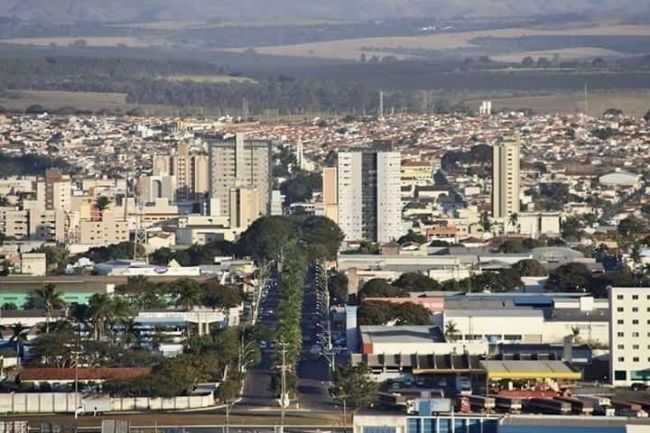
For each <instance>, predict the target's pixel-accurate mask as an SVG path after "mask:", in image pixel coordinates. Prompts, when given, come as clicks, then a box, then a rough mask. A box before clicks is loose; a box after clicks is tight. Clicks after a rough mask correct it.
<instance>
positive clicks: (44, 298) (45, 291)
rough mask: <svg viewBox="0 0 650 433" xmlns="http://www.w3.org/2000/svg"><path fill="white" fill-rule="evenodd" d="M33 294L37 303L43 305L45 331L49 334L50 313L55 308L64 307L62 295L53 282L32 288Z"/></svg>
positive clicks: (51, 313) (52, 312)
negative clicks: (38, 287)
mask: <svg viewBox="0 0 650 433" xmlns="http://www.w3.org/2000/svg"><path fill="white" fill-rule="evenodd" d="M33 296H34V298H35V301H36V303H37V304H40V305H43V306H44V307H45V310H46V317H45V333H46V334H49V332H50V320H52V315H53V314H54V312H55V311H56V310H60V309H62V308H64V307H65V302H64V301H63V295H62V293H61V292H58V291H57V290H56V287H55V286H54V284H51V283H49V284H46V285H45V286H43V287H42V288H40V289H36V290H34V294H33Z"/></svg>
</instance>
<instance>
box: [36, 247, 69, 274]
mask: <svg viewBox="0 0 650 433" xmlns="http://www.w3.org/2000/svg"><path fill="white" fill-rule="evenodd" d="M32 252H33V253H44V254H45V261H46V262H47V272H48V273H51V274H57V275H58V274H62V273H63V271H64V269H65V267H66V266H67V265H68V264H69V263H70V252H69V251H68V249H67V248H66V247H63V246H43V247H40V248H37V249H35V250H32Z"/></svg>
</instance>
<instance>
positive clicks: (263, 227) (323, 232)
mask: <svg viewBox="0 0 650 433" xmlns="http://www.w3.org/2000/svg"><path fill="white" fill-rule="evenodd" d="M342 241H343V232H342V231H341V229H340V228H339V227H338V226H337V225H336V224H335V223H334V222H333V221H331V220H330V219H328V218H324V217H319V216H310V217H304V216H294V217H284V216H269V217H262V218H260V219H258V220H257V221H255V222H254V223H253V224H252V225H251V226H250V227H249V228H248V230H246V232H244V233H243V234H242V236H241V238H240V239H239V242H238V250H239V252H240V253H241V254H245V255H248V256H250V257H253V258H254V259H255V261H256V263H257V264H258V266H266V265H267V264H268V263H271V262H274V263H275V264H276V266H277V269H278V271H279V275H280V277H279V283H280V305H279V308H278V327H277V330H276V333H275V337H274V340H275V343H276V347H277V348H278V351H277V352H276V359H275V361H276V364H277V365H278V367H279V366H280V364H281V363H282V362H283V359H282V354H281V351H282V350H284V355H285V356H284V365H285V367H286V385H287V392H288V393H289V394H290V395H291V394H293V395H295V385H296V375H295V371H296V365H297V363H298V360H299V358H300V352H301V347H302V330H301V326H300V322H301V320H302V303H303V297H304V288H305V278H306V273H307V268H308V266H309V264H310V263H316V262H322V261H325V260H335V259H336V254H337V252H338V250H339V247H340V245H341V242H342ZM276 370H277V371H278V375H277V376H275V377H274V378H273V384H272V386H273V388H274V389H275V390H277V391H278V392H279V391H280V377H279V376H280V373H281V370H280V369H279V368H278V369H276Z"/></svg>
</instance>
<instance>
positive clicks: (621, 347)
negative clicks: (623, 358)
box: [616, 344, 625, 350]
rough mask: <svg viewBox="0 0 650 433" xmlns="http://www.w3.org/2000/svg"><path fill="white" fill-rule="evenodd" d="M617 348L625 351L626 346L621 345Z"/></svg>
mask: <svg viewBox="0 0 650 433" xmlns="http://www.w3.org/2000/svg"><path fill="white" fill-rule="evenodd" d="M616 348H617V349H618V350H624V349H625V345H623V344H619V345H617V346H616Z"/></svg>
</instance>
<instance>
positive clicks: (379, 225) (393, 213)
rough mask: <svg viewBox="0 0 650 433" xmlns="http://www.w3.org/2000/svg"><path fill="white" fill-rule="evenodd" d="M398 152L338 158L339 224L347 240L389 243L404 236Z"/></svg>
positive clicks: (342, 155)
mask: <svg viewBox="0 0 650 433" xmlns="http://www.w3.org/2000/svg"><path fill="white" fill-rule="evenodd" d="M400 166H401V156H400V153H399V152H341V153H339V155H338V167H337V193H338V194H337V196H338V224H339V226H340V227H341V230H343V233H344V234H345V239H346V240H347V241H360V240H368V241H372V242H380V243H385V242H390V241H392V240H396V239H398V238H399V237H400V236H401V235H402V234H403V233H402V199H401V194H400Z"/></svg>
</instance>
